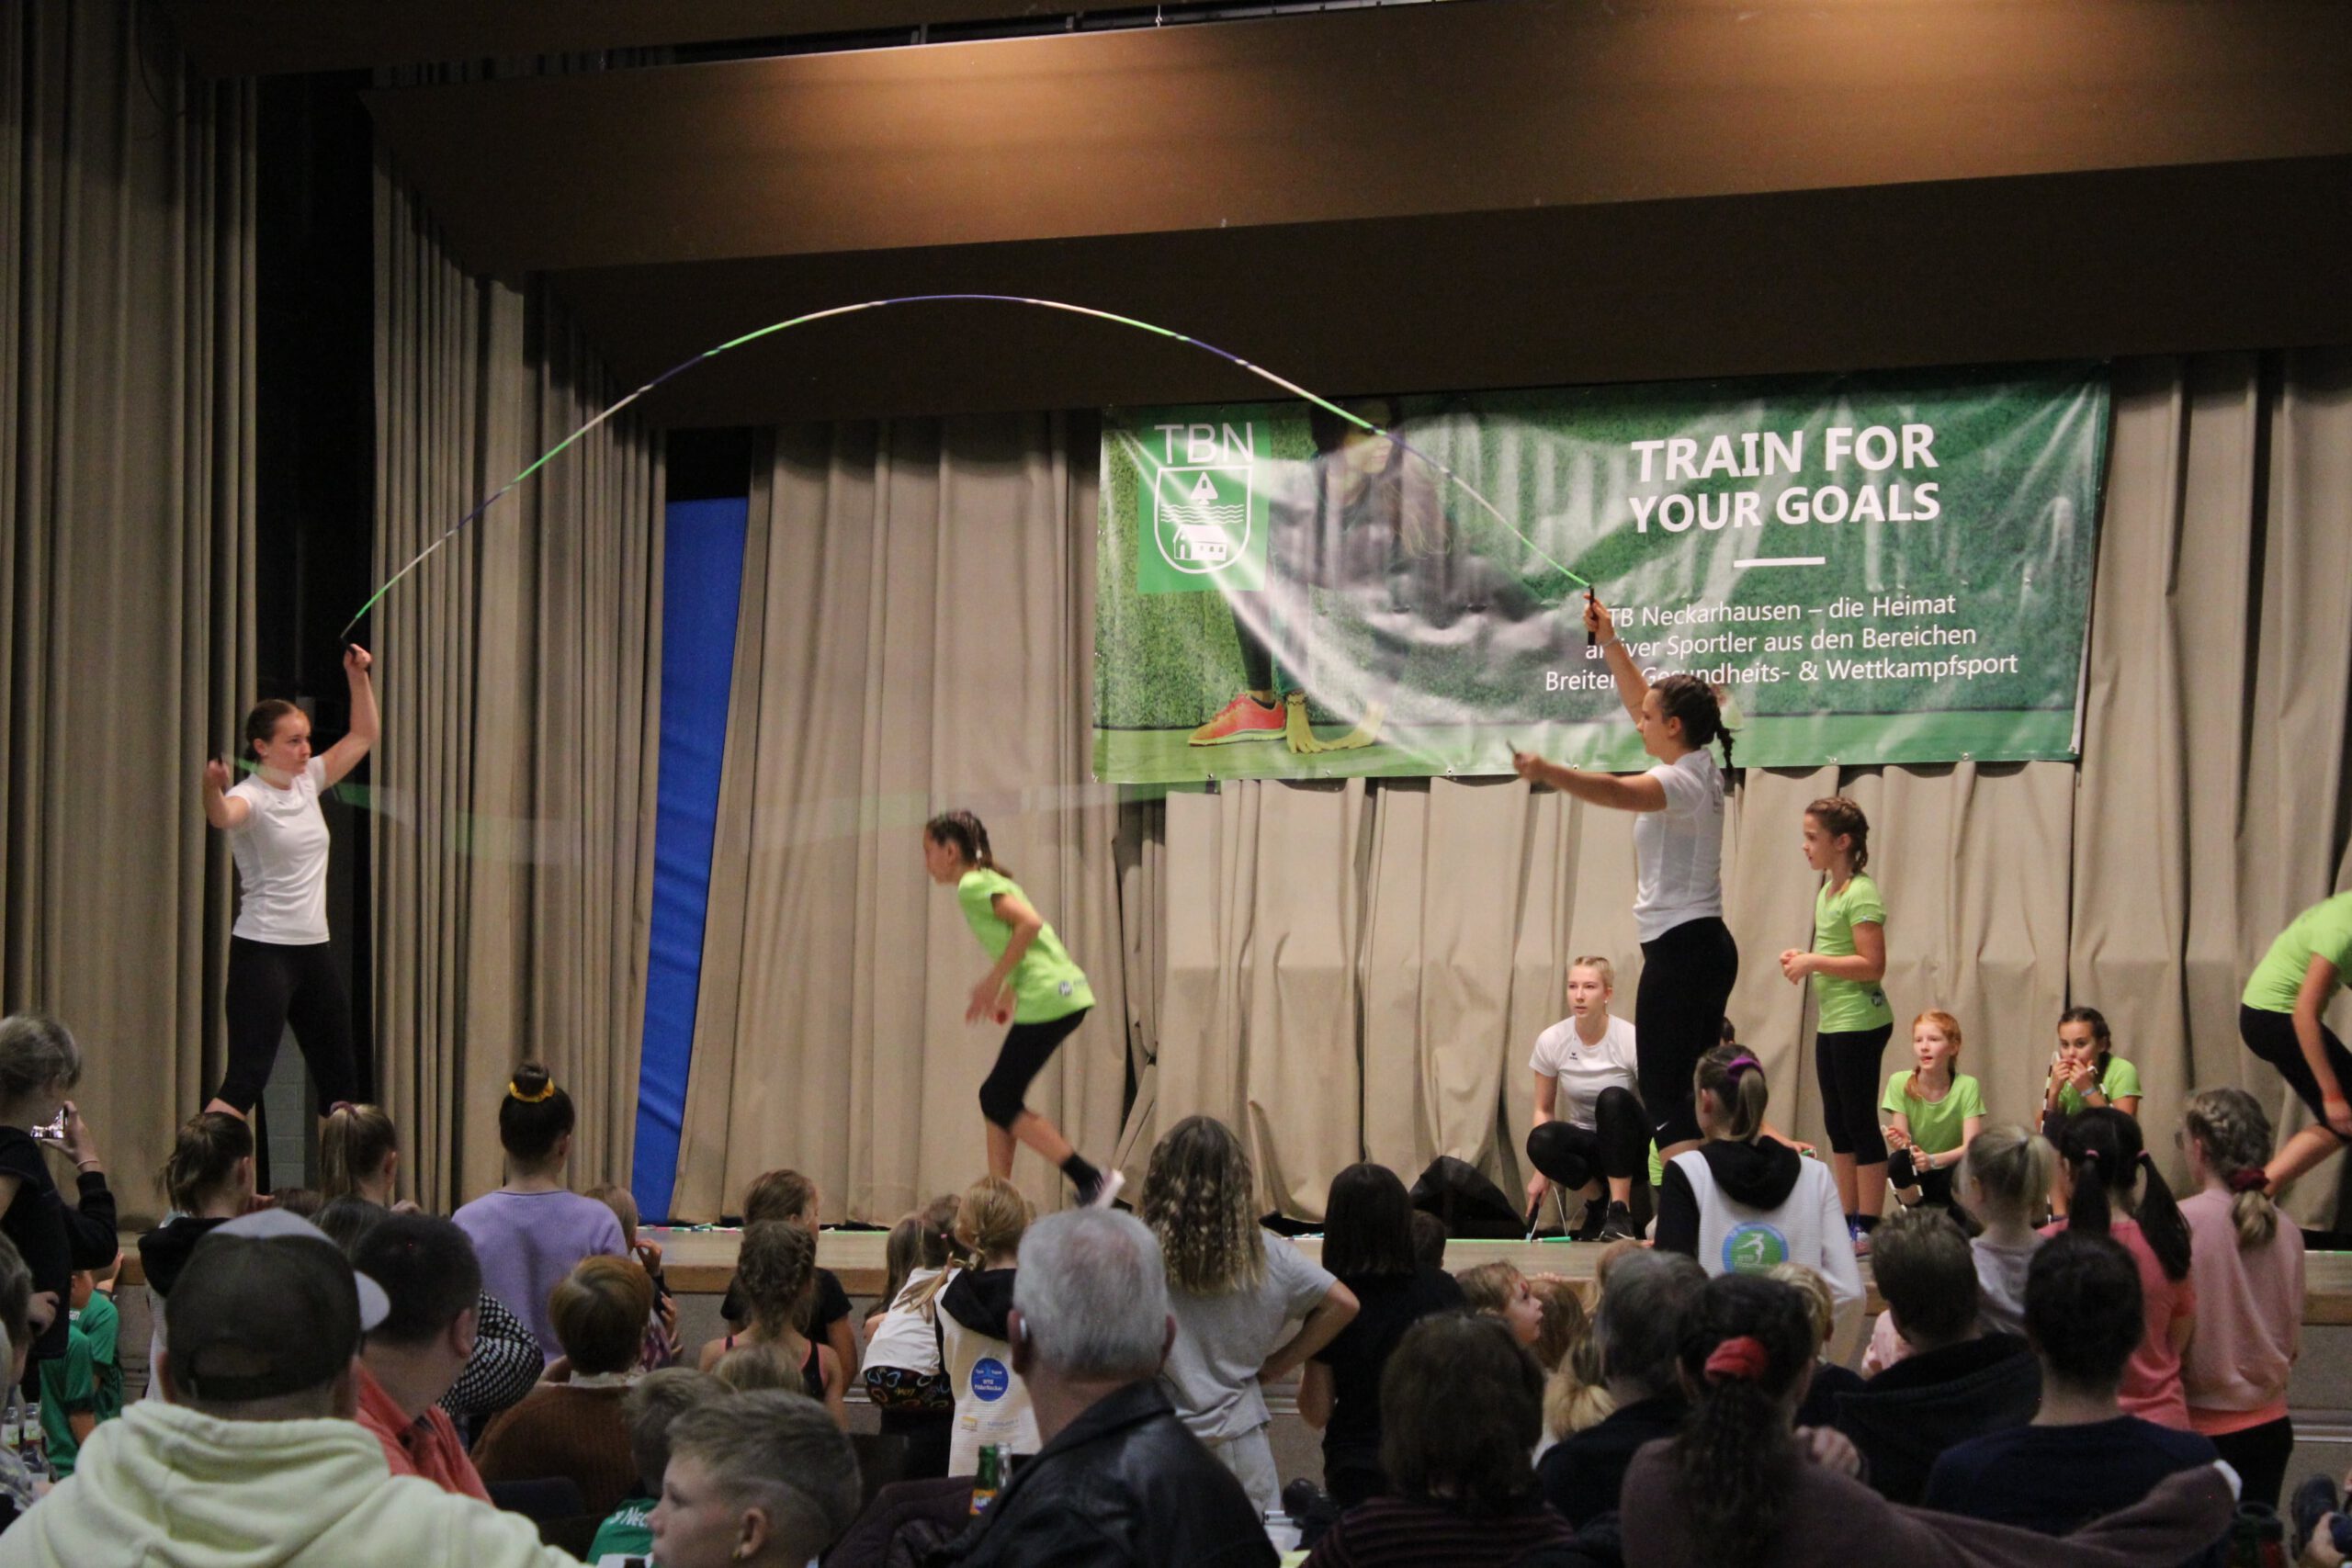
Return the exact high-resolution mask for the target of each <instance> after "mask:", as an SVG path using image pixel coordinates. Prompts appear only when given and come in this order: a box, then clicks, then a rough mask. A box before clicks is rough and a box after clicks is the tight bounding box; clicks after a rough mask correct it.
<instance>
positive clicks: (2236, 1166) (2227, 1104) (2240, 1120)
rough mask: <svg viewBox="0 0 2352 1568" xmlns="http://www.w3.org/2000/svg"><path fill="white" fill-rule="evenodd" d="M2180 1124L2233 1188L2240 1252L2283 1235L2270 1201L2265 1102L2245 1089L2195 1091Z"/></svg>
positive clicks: (2214, 1170)
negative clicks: (2263, 1108)
mask: <svg viewBox="0 0 2352 1568" xmlns="http://www.w3.org/2000/svg"><path fill="white" fill-rule="evenodd" d="M2181 1122H2182V1124H2183V1125H2184V1127H2186V1129H2187V1130H2188V1135H2189V1136H2190V1137H2191V1138H2192V1139H2194V1140H2196V1143H2197V1146H2198V1148H2199V1152H2200V1153H2202V1154H2203V1156H2204V1158H2205V1167H2206V1168H2207V1169H2209V1170H2211V1172H2212V1173H2213V1174H2214V1175H2215V1176H2218V1177H2220V1178H2221V1179H2222V1183H2223V1184H2224V1185H2225V1186H2227V1187H2228V1188H2229V1190H2230V1193H2231V1197H2230V1221H2231V1223H2232V1224H2234V1225H2236V1226H2237V1233H2238V1250H2239V1251H2241V1252H2243V1251H2245V1250H2246V1249H2247V1248H2249V1247H2267V1246H2269V1245H2270V1239H2271V1238H2272V1237H2273V1236H2275V1235H2278V1204H2276V1203H2274V1202H2272V1201H2271V1200H2270V1178H2269V1173H2268V1172H2267V1170H2265V1169H2264V1166H2265V1165H2266V1164H2267V1162H2268V1160H2269V1158H2270V1118H2269V1117H2267V1116H2266V1115H2264V1114H2263V1112H2262V1103H2261V1101H2259V1100H2256V1099H2255V1098H2254V1096H2252V1095H2250V1094H2248V1093H2246V1091H2245V1090H2244V1089H2202V1090H2199V1092H2198V1093H2196V1094H2194V1095H2191V1096H2190V1097H2189V1100H2188V1110H2187V1111H2185V1112H2183V1113H2182V1117H2181Z"/></svg>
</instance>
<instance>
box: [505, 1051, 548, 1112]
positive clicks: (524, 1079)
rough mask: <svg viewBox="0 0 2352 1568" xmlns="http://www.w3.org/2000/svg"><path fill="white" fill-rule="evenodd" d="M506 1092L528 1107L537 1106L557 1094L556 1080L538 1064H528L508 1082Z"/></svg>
mask: <svg viewBox="0 0 2352 1568" xmlns="http://www.w3.org/2000/svg"><path fill="white" fill-rule="evenodd" d="M506 1092H507V1093H508V1094H509V1095H511V1096H512V1097H514V1098H515V1099H516V1100H521V1101H523V1103H525V1104H526V1105H536V1104H537V1103H538V1102H539V1101H540V1100H545V1099H547V1098H548V1096H549V1095H551V1094H553V1093H554V1092H555V1078H554V1077H552V1076H551V1075H550V1074H549V1073H548V1070H547V1068H545V1067H544V1066H540V1065H539V1064H538V1063H537V1062H526V1063H524V1064H523V1065H522V1066H519V1067H517V1068H515V1076H514V1077H512V1078H509V1079H508V1080H507V1083H506Z"/></svg>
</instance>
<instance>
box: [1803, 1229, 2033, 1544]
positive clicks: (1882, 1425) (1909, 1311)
mask: <svg viewBox="0 0 2352 1568" xmlns="http://www.w3.org/2000/svg"><path fill="white" fill-rule="evenodd" d="M1871 1273H1872V1275H1873V1276H1875V1278H1876V1279H1877V1281H1878V1289H1879V1294H1880V1295H1882V1296H1883V1297H1885V1298H1886V1311H1887V1315H1888V1316H1890V1317H1892V1318H1894V1323H1895V1327H1896V1329H1897V1330H1898V1331H1899V1332H1900V1333H1901V1334H1902V1336H1903V1338H1904V1342H1905V1343H1906V1344H1907V1345H1909V1346H1910V1347H1911V1353H1910V1354H1909V1355H1908V1356H1905V1358H1904V1359H1902V1360H1900V1361H1898V1362H1896V1363H1895V1364H1894V1366H1892V1367H1889V1368H1888V1369H1887V1370H1886V1371H1883V1372H1881V1373H1879V1374H1878V1375H1877V1376H1876V1377H1873V1378H1871V1380H1870V1381H1869V1382H1866V1383H1864V1384H1863V1385H1862V1387H1861V1389H1860V1392H1858V1393H1846V1394H1842V1395H1840V1396H1839V1397H1838V1401H1837V1411H1838V1415H1837V1427H1838V1430H1839V1431H1841V1432H1843V1433H1845V1434H1846V1436H1848V1437H1849V1438H1852V1439H1853V1441H1854V1446H1855V1447H1856V1448H1857V1449H1859V1450H1860V1451H1861V1455H1862V1459H1863V1461H1864V1463H1865V1464H1866V1466H1867V1467H1868V1468H1867V1470H1866V1471H1865V1476H1866V1479H1868V1481H1869V1482H1870V1483H1871V1487H1872V1488H1873V1489H1874V1490H1875V1491H1877V1492H1878V1493H1879V1494H1880V1495H1882V1496H1883V1497H1885V1498H1886V1499H1887V1500H1888V1501H1889V1502H1894V1503H1916V1502H1917V1501H1918V1500H1919V1495H1920V1494H1921V1493H1922V1492H1924V1491H1925V1490H1926V1489H1927V1485H1928V1470H1929V1469H1931V1468H1932V1467H1933V1466H1934V1464H1935V1462H1936V1456H1937V1455H1938V1454H1939V1453H1941V1452H1943V1450H1946V1449H1948V1448H1950V1447H1951V1446H1952V1445H1953V1444H1954V1443H1958V1442H1963V1441H1965V1440H1966V1439H1968V1438H1973V1437H1977V1436H1980V1435H1981V1434H1983V1433H1985V1432H1995V1431H1999V1430H2001V1429H2002V1428H2004V1427H2022V1426H2024V1425H2025V1424H2026V1422H2028V1421H2029V1420H2030V1419H2032V1417H2033V1408H2034V1404H2035V1402H2036V1401H2037V1400H2039V1399H2040V1397H2041V1370H2040V1369H2039V1368H2038V1367H2037V1366H2036V1365H2035V1364H2034V1359H2033V1352H2032V1351H2031V1349H2030V1348H2028V1346H2027V1345H2026V1342H2025V1341H2024V1340H2023V1339H2021V1338H2019V1337H2018V1336H2016V1335H2014V1334H1985V1333H1983V1332H1982V1323H1983V1319H1982V1318H1981V1316H1980V1315H1979V1314H1978V1312H1977V1306H1976V1263H1975V1259H1974V1258H1973V1257H1972V1256H1971V1255H1970V1253H1969V1249H1968V1236H1967V1235H1966V1233H1964V1232H1963V1231H1962V1229H1961V1228H1960V1224H1959V1222H1957V1221H1956V1220H1954V1219H1953V1218H1952V1217H1951V1215H1950V1214H1948V1213H1945V1212H1944V1211H1943V1210H1941V1209H1938V1208H1933V1207H1928V1206H1922V1207H1920V1208H1917V1209H1906V1210H1904V1211H1903V1212H1901V1213H1896V1214H1894V1215H1892V1216H1890V1217H1889V1218H1888V1219H1887V1221H1886V1222H1885V1223H1884V1224H1882V1225H1880V1226H1879V1228H1878V1229H1877V1231H1876V1232H1875V1233H1873V1234H1872V1235H1871Z"/></svg>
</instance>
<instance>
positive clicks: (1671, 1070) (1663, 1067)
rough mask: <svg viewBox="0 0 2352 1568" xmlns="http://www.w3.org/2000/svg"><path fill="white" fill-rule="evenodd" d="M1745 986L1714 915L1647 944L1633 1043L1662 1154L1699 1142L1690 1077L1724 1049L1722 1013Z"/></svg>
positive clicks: (1725, 930)
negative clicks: (1734, 991) (1735, 987)
mask: <svg viewBox="0 0 2352 1568" xmlns="http://www.w3.org/2000/svg"><path fill="white" fill-rule="evenodd" d="M1738 978H1739V944H1738V943H1737V942H1734V941H1733V940H1732V935H1731V928H1730V927H1729V926H1726V925H1724V923H1723V921H1722V920H1721V919H1718V918H1716V917H1715V916H1713V915H1705V916H1702V917H1701V918H1700V919H1695V920H1685V921H1683V922H1682V923H1681V924H1680V925H1679V926H1676V927H1675V928H1674V929H1673V930H1671V931H1668V932H1666V933H1665V934H1664V935H1662V936H1659V937H1657V938H1656V939H1654V940H1652V941H1649V942H1644V943H1642V982H1641V984H1640V986H1638V987H1635V989H1634V1048H1635V1050H1636V1051H1637V1052H1638V1054H1639V1057H1640V1062H1641V1067H1640V1076H1641V1080H1642V1103H1643V1104H1644V1105H1645V1106H1647V1107H1648V1108H1649V1115H1650V1125H1651V1128H1652V1132H1653V1135H1654V1136H1656V1138H1657V1145H1658V1147H1659V1148H1661V1149H1666V1148H1671V1147H1672V1146H1673V1145H1676V1144H1694V1143H1697V1142H1698V1141H1699V1137H1700V1133H1699V1118H1698V1114H1697V1112H1696V1111H1694V1110H1693V1109H1692V1106H1691V1073H1692V1072H1693V1071H1694V1070H1696V1069H1697V1067H1698V1066H1699V1058H1700V1057H1702V1056H1703V1055H1706V1054H1707V1053H1708V1052H1710V1051H1712V1050H1713V1049H1714V1048H1715V1047H1716V1046H1718V1045H1720V1044H1722V1043H1723V1041H1724V1007H1725V1006H1726V1005H1727V1004H1728V1003H1729V1002H1730V1001H1731V987H1732V982H1733V981H1735V980H1736V979H1738Z"/></svg>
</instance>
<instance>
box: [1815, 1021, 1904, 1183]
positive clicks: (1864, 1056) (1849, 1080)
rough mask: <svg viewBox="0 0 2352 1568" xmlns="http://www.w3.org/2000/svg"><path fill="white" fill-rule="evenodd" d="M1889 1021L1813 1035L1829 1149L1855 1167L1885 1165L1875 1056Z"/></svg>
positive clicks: (1889, 1031)
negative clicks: (1862, 1027)
mask: <svg viewBox="0 0 2352 1568" xmlns="http://www.w3.org/2000/svg"><path fill="white" fill-rule="evenodd" d="M1892 1038H1894V1025H1893V1024H1892V1023H1882V1024H1880V1025H1879V1026H1878V1027H1877V1028H1876V1029H1854V1030H1832V1031H1830V1032H1828V1033H1826V1034H1819V1035H1815V1037H1814V1042H1813V1066H1814V1071H1815V1073H1816V1074H1817V1075H1819V1077H1820V1078H1821V1113H1822V1115H1823V1116H1824V1117H1825V1118H1826V1119H1827V1121H1828V1122H1829V1147H1830V1150H1831V1152H1832V1153H1835V1154H1841V1155H1851V1156H1854V1163H1855V1164H1856V1165H1883V1164H1885V1163H1886V1135H1885V1134H1884V1133H1883V1132H1881V1131H1880V1129H1879V1124H1878V1118H1879V1109H1878V1091H1879V1077H1878V1064H1879V1058H1880V1056H1882V1055H1884V1054H1885V1051H1886V1043H1887V1041H1889V1040H1890V1039H1892Z"/></svg>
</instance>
